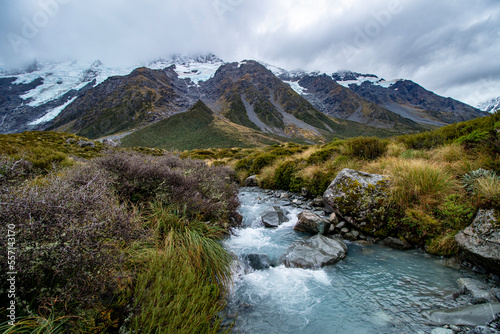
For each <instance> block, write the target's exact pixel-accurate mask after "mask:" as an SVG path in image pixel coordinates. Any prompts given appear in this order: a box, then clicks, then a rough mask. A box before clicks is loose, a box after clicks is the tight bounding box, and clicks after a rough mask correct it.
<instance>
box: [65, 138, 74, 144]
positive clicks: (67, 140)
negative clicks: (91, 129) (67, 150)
mask: <svg viewBox="0 0 500 334" xmlns="http://www.w3.org/2000/svg"><path fill="white" fill-rule="evenodd" d="M74 142H76V139H75V138H68V139H66V143H68V144H73V143H74Z"/></svg>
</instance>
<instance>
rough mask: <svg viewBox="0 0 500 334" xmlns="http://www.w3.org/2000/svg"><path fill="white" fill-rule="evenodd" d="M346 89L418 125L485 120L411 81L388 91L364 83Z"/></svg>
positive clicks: (389, 88) (460, 104) (395, 85)
mask: <svg viewBox="0 0 500 334" xmlns="http://www.w3.org/2000/svg"><path fill="white" fill-rule="evenodd" d="M349 88H350V89H351V90H352V91H354V92H355V93H356V94H358V95H359V96H361V97H364V98H365V99H367V100H369V101H371V102H373V103H376V104H378V105H380V106H383V107H385V108H386V109H389V110H391V111H393V112H395V113H398V114H400V115H401V116H404V117H407V118H409V119H412V120H414V121H416V122H419V123H428V124H435V125H446V124H452V123H456V122H462V121H467V120H470V119H473V118H476V117H482V116H486V115H487V114H486V113H485V112H482V111H480V110H478V109H476V108H474V107H471V106H469V105H467V104H465V103H462V102H460V101H457V100H454V99H451V98H445V97H442V96H439V95H436V94H434V93H433V92H431V91H428V90H426V89H424V88H423V87H422V86H420V85H418V84H416V83H414V82H413V81H411V80H399V81H396V82H395V83H394V84H392V85H390V86H389V87H388V88H385V87H382V86H379V85H376V84H373V83H371V82H368V81H365V82H363V83H362V84H361V85H349Z"/></svg>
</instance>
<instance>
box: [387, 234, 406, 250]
mask: <svg viewBox="0 0 500 334" xmlns="http://www.w3.org/2000/svg"><path fill="white" fill-rule="evenodd" d="M384 245H386V246H387V247H391V248H394V249H401V250H406V249H412V248H413V247H412V245H410V244H409V243H408V242H407V241H406V240H401V239H398V238H393V237H387V238H385V239H384Z"/></svg>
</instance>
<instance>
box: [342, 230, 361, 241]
mask: <svg viewBox="0 0 500 334" xmlns="http://www.w3.org/2000/svg"><path fill="white" fill-rule="evenodd" d="M358 238H359V232H358V231H356V230H353V231H351V232H349V233H346V234H345V235H344V239H346V240H349V241H354V240H358Z"/></svg>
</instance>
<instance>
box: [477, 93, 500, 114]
mask: <svg viewBox="0 0 500 334" xmlns="http://www.w3.org/2000/svg"><path fill="white" fill-rule="evenodd" d="M476 108H478V109H479V110H483V111H487V112H495V111H497V110H498V109H500V96H499V97H496V98H493V99H491V100H488V101H485V102H481V103H479V104H478V105H477V106H476Z"/></svg>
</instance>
